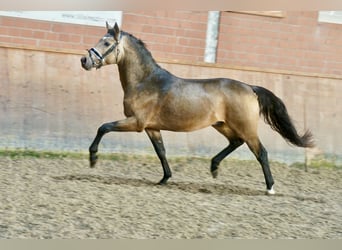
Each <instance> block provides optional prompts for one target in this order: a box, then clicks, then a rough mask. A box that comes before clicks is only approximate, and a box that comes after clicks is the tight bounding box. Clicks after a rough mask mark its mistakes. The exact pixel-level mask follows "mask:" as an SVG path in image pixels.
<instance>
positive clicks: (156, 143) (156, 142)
mask: <svg viewBox="0 0 342 250" xmlns="http://www.w3.org/2000/svg"><path fill="white" fill-rule="evenodd" d="M145 131H146V133H147V135H148V137H149V138H150V139H151V142H152V144H153V147H154V150H155V151H156V153H157V155H158V157H159V160H160V163H161V164H162V167H163V171H164V176H163V178H162V179H161V180H160V182H159V184H166V182H167V180H168V179H169V178H170V177H171V175H172V174H171V169H170V167H169V164H168V162H167V160H166V156H165V147H164V143H163V138H162V136H161V133H160V131H158V130H151V129H145Z"/></svg>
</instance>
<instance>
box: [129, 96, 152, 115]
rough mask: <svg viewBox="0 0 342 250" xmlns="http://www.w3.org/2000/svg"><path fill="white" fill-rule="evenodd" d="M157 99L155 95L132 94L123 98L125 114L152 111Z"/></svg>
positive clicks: (143, 113) (141, 113)
mask: <svg viewBox="0 0 342 250" xmlns="http://www.w3.org/2000/svg"><path fill="white" fill-rule="evenodd" d="M157 102H158V100H157V97H156V96H155V95H132V96H127V97H125V98H124V102H123V105H124V113H125V115H126V116H140V115H145V114H148V113H151V112H153V110H154V109H155V107H156V104H157Z"/></svg>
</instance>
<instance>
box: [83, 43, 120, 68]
mask: <svg viewBox="0 0 342 250" xmlns="http://www.w3.org/2000/svg"><path fill="white" fill-rule="evenodd" d="M118 44H119V42H115V43H114V44H113V45H112V46H110V48H109V49H108V50H107V51H106V52H105V53H104V54H103V55H102V54H101V53H100V52H99V51H98V50H97V49H95V48H91V49H90V50H88V53H89V58H90V60H91V62H92V64H93V67H95V68H96V69H99V68H101V67H102V66H103V63H104V60H105V58H106V57H107V56H108V55H109V54H110V53H112V52H113V51H114V50H115V48H116V47H117V45H118ZM119 53H120V50H119V49H117V50H116V54H115V60H116V63H117V62H118V56H119ZM93 56H95V58H96V59H97V60H94V59H93Z"/></svg>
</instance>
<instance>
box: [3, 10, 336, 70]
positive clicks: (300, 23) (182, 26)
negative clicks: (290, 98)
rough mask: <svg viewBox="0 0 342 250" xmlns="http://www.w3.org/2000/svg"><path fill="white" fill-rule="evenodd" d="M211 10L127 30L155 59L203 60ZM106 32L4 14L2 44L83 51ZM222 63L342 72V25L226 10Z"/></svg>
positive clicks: (304, 15) (126, 22)
mask: <svg viewBox="0 0 342 250" xmlns="http://www.w3.org/2000/svg"><path fill="white" fill-rule="evenodd" d="M206 23H207V12H202V11H200V12H191V11H148V12H147V11H137V12H124V13H123V22H122V26H123V29H124V30H126V31H128V32H130V33H132V34H133V35H135V36H137V37H139V38H141V39H142V40H144V41H145V43H146V44H147V47H148V48H149V49H150V50H151V52H152V54H153V55H154V57H155V58H156V59H162V60H165V59H166V60H181V61H187V62H190V63H191V62H196V63H197V62H202V61H203V55H204V48H205V36H206ZM104 32H105V29H104V28H101V27H92V26H85V25H73V24H63V23H54V22H46V21H37V20H29V19H20V18H18V19H16V18H10V17H1V16H0V46H1V45H12V44H14V45H28V46H33V47H39V48H52V49H55V48H65V49H77V50H84V49H86V48H90V47H92V46H93V45H94V44H95V43H96V42H97V41H98V39H99V38H100V37H101V36H102V35H103V34H104ZM217 62H218V63H220V64H226V65H230V66H241V67H259V68H261V69H275V70H277V69H280V70H290V71H298V72H309V73H321V74H336V75H341V74H342V25H339V24H328V23H319V22H318V12H317V11H311V12H299V11H288V12H286V15H285V17H282V18H278V17H267V16H256V15H248V14H242V13H232V12H221V19H220V34H219V43H218V53H217Z"/></svg>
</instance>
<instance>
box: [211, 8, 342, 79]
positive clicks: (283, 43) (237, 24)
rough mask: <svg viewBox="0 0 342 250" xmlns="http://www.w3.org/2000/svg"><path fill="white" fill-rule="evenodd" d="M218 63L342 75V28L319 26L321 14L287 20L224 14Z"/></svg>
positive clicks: (293, 15) (289, 15)
mask: <svg viewBox="0 0 342 250" xmlns="http://www.w3.org/2000/svg"><path fill="white" fill-rule="evenodd" d="M220 24H221V25H220V39H219V47H218V62H219V63H224V64H233V65H242V66H252V67H261V68H264V67H265V68H273V69H283V70H291V71H304V72H312V73H326V74H342V25H340V24H328V23H319V22H318V12H317V11H309V12H298V11H297V12H294V11H289V12H286V15H285V17H284V18H274V17H265V16H256V15H246V14H239V13H229V12H222V13H221V23H220Z"/></svg>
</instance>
